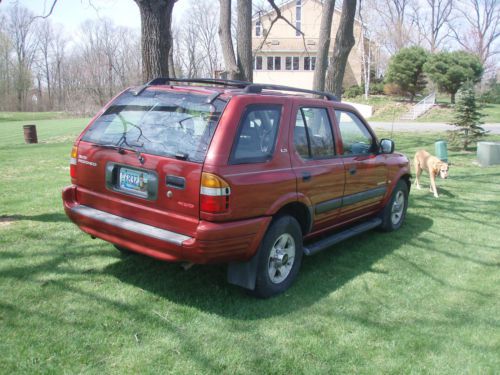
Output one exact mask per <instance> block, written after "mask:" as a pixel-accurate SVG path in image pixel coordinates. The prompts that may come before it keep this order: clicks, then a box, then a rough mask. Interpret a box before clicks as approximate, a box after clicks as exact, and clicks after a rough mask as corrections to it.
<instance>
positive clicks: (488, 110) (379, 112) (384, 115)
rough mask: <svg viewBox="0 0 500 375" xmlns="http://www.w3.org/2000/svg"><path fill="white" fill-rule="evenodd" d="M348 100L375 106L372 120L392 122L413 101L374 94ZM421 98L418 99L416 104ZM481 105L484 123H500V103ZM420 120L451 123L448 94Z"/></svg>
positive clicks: (406, 109)
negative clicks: (366, 98) (365, 97)
mask: <svg viewBox="0 0 500 375" xmlns="http://www.w3.org/2000/svg"><path fill="white" fill-rule="evenodd" d="M344 100H346V101H348V102H349V101H350V102H354V103H360V104H366V105H371V106H373V116H372V117H371V118H370V121H381V122H392V121H398V120H399V119H400V118H401V116H402V115H403V114H405V113H406V112H408V111H409V110H410V108H411V107H412V103H410V102H409V101H408V100H405V99H402V98H394V97H389V96H385V95H373V96H370V97H369V98H368V100H365V99H364V97H356V98H353V99H344ZM418 100H419V99H416V102H415V103H413V104H416V103H417V101H418ZM478 104H479V105H480V106H481V113H482V114H483V115H484V117H483V118H482V119H481V120H482V121H483V122H484V123H500V104H487V103H478ZM416 121H418V122H440V123H450V122H452V121H453V110H452V106H451V105H450V98H449V97H448V96H446V97H444V96H439V97H438V100H437V105H436V106H435V107H434V108H432V109H431V110H430V111H429V112H427V113H426V114H424V115H423V116H421V117H419V118H418V119H417V120H416Z"/></svg>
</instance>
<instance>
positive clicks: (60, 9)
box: [0, 0, 189, 33]
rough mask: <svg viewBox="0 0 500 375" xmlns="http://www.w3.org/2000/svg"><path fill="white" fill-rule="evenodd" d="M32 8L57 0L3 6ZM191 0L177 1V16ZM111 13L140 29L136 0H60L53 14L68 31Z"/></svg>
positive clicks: (10, 0)
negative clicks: (84, 22)
mask: <svg viewBox="0 0 500 375" xmlns="http://www.w3.org/2000/svg"><path fill="white" fill-rule="evenodd" d="M16 2H17V3H18V4H19V5H21V6H23V7H25V8H28V9H30V10H31V11H32V12H33V13H35V14H36V15H43V14H47V13H48V11H49V9H50V7H51V6H52V4H53V0H2V2H1V5H0V6H2V7H3V6H4V5H12V4H14V3H16ZM188 4H189V2H188V1H187V0H180V1H178V2H177V3H176V4H175V8H174V17H179V15H180V14H182V13H183V12H184V10H185V9H186V8H187V6H188ZM103 17H108V18H111V19H112V20H113V21H114V22H115V24H117V25H122V26H129V27H132V28H136V29H140V27H141V21H140V16H139V8H138V7H137V5H136V4H135V2H134V1H133V0H58V1H57V4H56V6H55V8H54V12H53V13H52V15H51V16H50V18H51V20H52V22H54V23H59V24H62V25H63V26H64V28H65V29H66V31H67V32H68V33H72V32H74V31H76V29H78V27H79V25H80V23H82V22H83V21H85V20H87V19H98V18H103Z"/></svg>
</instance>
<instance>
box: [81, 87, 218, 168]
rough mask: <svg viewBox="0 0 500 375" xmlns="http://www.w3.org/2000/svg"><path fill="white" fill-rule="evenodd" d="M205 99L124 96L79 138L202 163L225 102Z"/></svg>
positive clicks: (183, 95)
mask: <svg viewBox="0 0 500 375" xmlns="http://www.w3.org/2000/svg"><path fill="white" fill-rule="evenodd" d="M210 99H211V97H210V96H207V95H200V94H194V93H186V92H182V93H181V92H163V91H154V90H146V91H144V92H143V93H141V94H140V95H138V96H135V95H134V94H133V93H131V92H125V93H123V94H122V95H120V96H119V97H118V98H117V99H116V100H115V101H114V102H113V103H112V104H111V105H110V106H109V108H108V109H107V110H106V111H105V112H104V113H103V114H102V115H101V116H100V117H99V118H98V119H97V120H96V121H95V122H94V123H93V124H92V125H91V126H90V127H89V129H88V130H87V132H86V133H85V134H84V136H83V137H82V140H83V141H86V142H91V143H95V144H99V145H107V146H117V147H121V148H123V149H131V150H136V151H140V152H144V153H148V154H153V155H160V156H167V157H175V158H178V159H183V160H189V161H193V162H198V163H201V162H203V160H204V159H205V155H206V153H207V150H208V146H209V145H210V141H211V140H212V136H213V134H214V132H215V129H216V127H217V123H218V121H219V118H220V115H221V113H222V111H223V109H224V106H225V104H226V102H225V101H223V100H221V99H218V98H217V99H215V100H214V101H213V103H212V102H211V100H210Z"/></svg>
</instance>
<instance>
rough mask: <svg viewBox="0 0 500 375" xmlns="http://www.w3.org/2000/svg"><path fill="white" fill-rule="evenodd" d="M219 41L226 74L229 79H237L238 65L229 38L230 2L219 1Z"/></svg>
mask: <svg viewBox="0 0 500 375" xmlns="http://www.w3.org/2000/svg"><path fill="white" fill-rule="evenodd" d="M219 5H220V9H219V39H220V43H221V47H222V56H223V58H224V65H225V67H226V72H227V74H228V76H229V78H230V79H236V78H238V65H237V63H236V55H235V53H234V47H233V40H232V37H231V0H219Z"/></svg>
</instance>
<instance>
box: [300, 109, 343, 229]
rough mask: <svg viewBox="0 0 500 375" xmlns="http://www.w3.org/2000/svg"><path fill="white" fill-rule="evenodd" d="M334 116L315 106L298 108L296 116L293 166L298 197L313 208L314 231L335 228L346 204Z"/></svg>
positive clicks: (327, 110)
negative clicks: (334, 129) (336, 221)
mask: <svg viewBox="0 0 500 375" xmlns="http://www.w3.org/2000/svg"><path fill="white" fill-rule="evenodd" d="M331 115H332V113H331V111H330V110H329V109H328V108H327V107H314V106H296V107H295V108H294V109H293V115H292V121H293V122H294V126H293V133H292V137H293V139H292V140H291V141H290V144H292V145H293V150H292V152H291V153H290V154H291V161H292V167H293V170H294V172H295V176H296V181H297V192H298V194H299V195H303V196H305V197H306V198H307V199H308V200H309V201H310V202H311V205H312V208H313V215H314V225H313V231H317V230H321V229H324V228H327V227H329V226H331V225H333V224H334V219H335V217H336V216H338V215H339V213H340V209H341V205H342V194H343V191H344V165H343V161H342V159H341V158H339V157H337V156H336V150H335V142H334V136H333V131H332V120H331Z"/></svg>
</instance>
